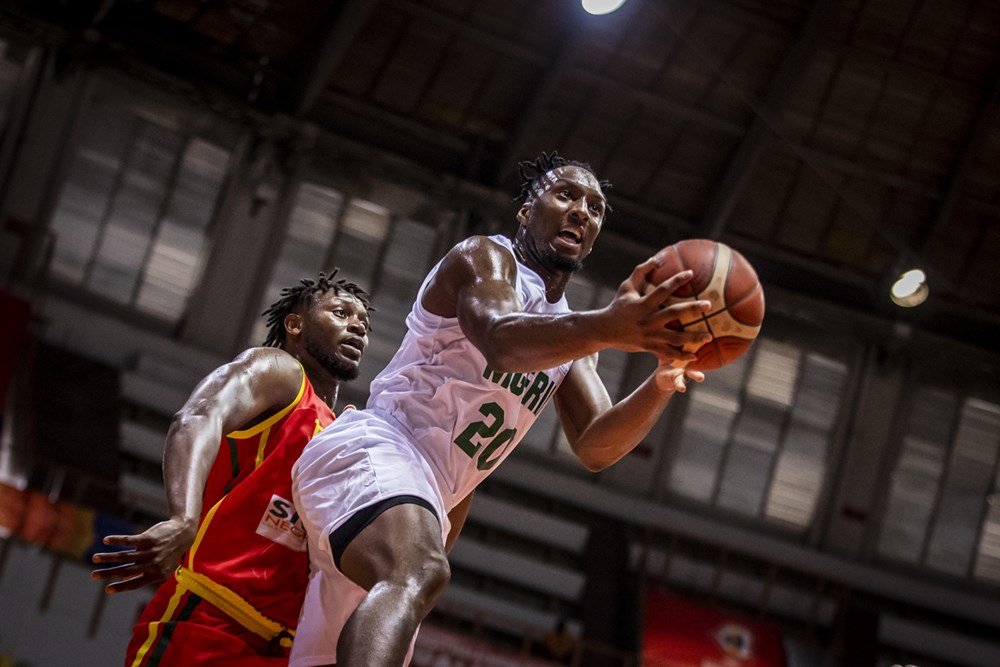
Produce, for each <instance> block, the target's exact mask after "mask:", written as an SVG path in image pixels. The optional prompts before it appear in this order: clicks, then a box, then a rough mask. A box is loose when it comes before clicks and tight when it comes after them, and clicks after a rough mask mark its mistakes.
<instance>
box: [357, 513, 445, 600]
mask: <svg viewBox="0 0 1000 667" xmlns="http://www.w3.org/2000/svg"><path fill="white" fill-rule="evenodd" d="M340 569H341V572H343V573H344V575H345V576H347V578H348V579H350V580H351V581H353V582H354V583H355V584H357V585H358V586H360V587H361V588H363V589H365V590H371V588H372V586H374V585H375V584H376V583H378V582H380V581H389V580H396V579H399V578H408V577H411V576H420V577H427V578H430V579H431V580H432V581H429V582H428V583H431V584H433V583H442V582H439V581H435V580H437V579H441V578H444V579H447V576H448V559H447V556H446V555H445V552H444V544H443V542H442V540H441V525H440V523H439V522H438V519H437V517H436V516H435V515H434V513H433V512H432V511H430V510H429V509H427V508H426V507H424V506H422V505H419V504H415V503H404V504H399V505H394V506H393V507H390V508H389V509H387V510H385V511H384V512H382V513H381V514H379V515H378V516H377V517H375V519H373V520H372V521H371V523H369V524H368V525H367V526H365V527H364V528H363V529H362V530H361V531H360V532H358V534H357V535H355V536H354V538H353V539H352V540H351V541H350V543H349V544H348V545H347V547H346V548H345V549H344V552H343V556H342V557H341V559H340Z"/></svg>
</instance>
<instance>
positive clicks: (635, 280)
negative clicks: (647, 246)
mask: <svg viewBox="0 0 1000 667" xmlns="http://www.w3.org/2000/svg"><path fill="white" fill-rule="evenodd" d="M659 265H660V260H658V259H657V258H656V255H653V256H652V257H650V258H649V259H647V260H646V261H645V262H643V263H642V264H636V266H635V268H634V269H632V274H631V275H630V276H629V277H628V280H629V282H630V283H632V285H633V287H636V288H638V287H639V286H640V285H642V284H643V283H644V282H647V280H646V278H647V277H648V276H649V274H650V273H652V272H653V269H655V268H656V267H657V266H659Z"/></svg>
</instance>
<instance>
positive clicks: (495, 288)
mask: <svg viewBox="0 0 1000 667" xmlns="http://www.w3.org/2000/svg"><path fill="white" fill-rule="evenodd" d="M454 276H455V277H454V282H455V315H456V316H457V317H458V323H459V325H460V326H461V327H462V333H464V334H465V335H466V337H467V338H468V339H469V340H470V341H472V344H473V345H475V346H476V347H477V348H479V349H480V350H481V351H483V352H485V351H486V350H487V348H488V342H489V335H490V331H491V330H492V329H493V327H495V326H496V325H497V323H498V321H499V320H500V319H501V318H503V317H504V316H505V315H509V314H511V313H516V312H520V311H521V310H522V307H523V305H522V303H521V299H520V296H519V295H518V293H517V288H516V287H515V284H516V280H517V268H516V266H515V264H514V259H513V257H511V256H510V253H509V252H507V251H506V250H505V249H503V248H501V247H500V246H498V245H497V244H496V243H494V242H492V241H485V242H484V243H480V244H478V245H476V246H473V247H471V248H468V249H465V250H463V251H462V253H461V254H460V255H459V257H458V258H457V261H456V271H455V273H454Z"/></svg>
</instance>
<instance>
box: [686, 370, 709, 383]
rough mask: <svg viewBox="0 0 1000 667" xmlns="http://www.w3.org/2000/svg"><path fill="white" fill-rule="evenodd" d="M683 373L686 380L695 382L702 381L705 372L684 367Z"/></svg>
mask: <svg viewBox="0 0 1000 667" xmlns="http://www.w3.org/2000/svg"><path fill="white" fill-rule="evenodd" d="M684 374H685V375H686V376H687V378H688V380H694V381H695V382H704V381H705V374H704V373H702V372H701V371H695V370H690V369H687V368H685V369H684Z"/></svg>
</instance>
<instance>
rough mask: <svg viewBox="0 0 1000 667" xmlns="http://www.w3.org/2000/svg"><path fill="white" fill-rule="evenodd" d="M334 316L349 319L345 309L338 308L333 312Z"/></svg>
mask: <svg viewBox="0 0 1000 667" xmlns="http://www.w3.org/2000/svg"><path fill="white" fill-rule="evenodd" d="M333 314H334V315H336V316H337V317H347V311H346V310H344V309H343V308H337V309H336V310H335V311H333Z"/></svg>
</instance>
